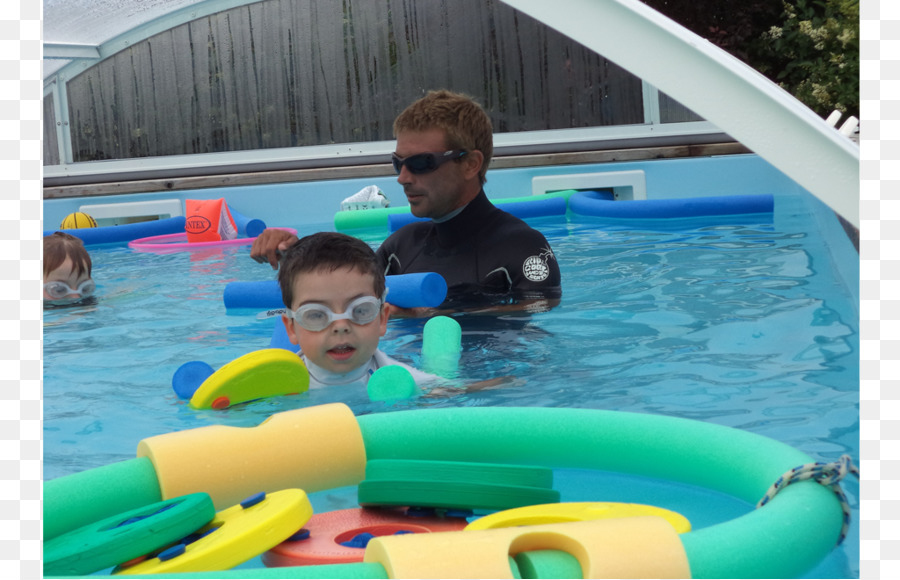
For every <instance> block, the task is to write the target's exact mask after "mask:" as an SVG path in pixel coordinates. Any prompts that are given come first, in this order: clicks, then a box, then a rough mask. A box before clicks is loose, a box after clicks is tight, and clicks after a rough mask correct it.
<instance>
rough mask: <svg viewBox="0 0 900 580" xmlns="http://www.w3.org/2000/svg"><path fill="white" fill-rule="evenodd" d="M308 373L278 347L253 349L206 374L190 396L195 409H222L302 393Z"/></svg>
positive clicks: (297, 359)
mask: <svg viewBox="0 0 900 580" xmlns="http://www.w3.org/2000/svg"><path fill="white" fill-rule="evenodd" d="M307 390H309V372H308V371H307V370H306V365H305V364H303V361H302V360H301V359H300V357H299V356H297V355H296V354H294V353H291V352H288V351H286V350H284V349H281V348H265V349H262V350H255V351H253V352H250V353H247V354H245V355H243V356H241V357H238V358H236V359H234V360H233V361H231V362H230V363H228V364H226V365H225V366H223V367H222V368H220V369H219V370H217V371H215V372H214V373H213V374H212V375H210V376H209V377H208V378H207V379H206V380H205V381H203V384H201V385H200V386H199V387H198V388H197V390H196V391H195V392H194V394H193V395H192V396H191V402H190V404H191V407H194V408H195V409H224V408H226V407H230V406H231V405H236V404H238V403H244V402H246V401H252V400H255V399H262V398H265V397H274V396H278V395H292V394H295V393H305V392H306V391H307Z"/></svg>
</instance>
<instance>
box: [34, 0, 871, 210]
mask: <svg viewBox="0 0 900 580" xmlns="http://www.w3.org/2000/svg"><path fill="white" fill-rule="evenodd" d="M262 1H263V0H44V12H43V19H44V57H45V58H44V80H45V94H46V92H47V90H48V88H47V87H48V86H49V85H51V84H54V83H57V81H60V82H59V83H57V84H65V83H67V82H68V79H70V78H71V77H72V76H74V75H76V74H78V73H79V72H82V71H84V70H87V69H89V68H90V67H92V66H93V64H95V63H99V62H102V61H104V60H105V59H108V58H109V57H111V56H113V55H115V54H117V53H120V52H121V51H123V50H125V49H126V48H129V47H130V46H132V45H133V44H135V43H137V42H140V41H144V40H146V39H148V38H150V37H151V36H153V35H154V34H157V33H160V32H165V31H168V30H170V29H173V28H174V27H177V26H180V25H182V24H185V23H188V22H191V21H195V20H196V19H199V18H203V17H204V16H207V15H212V14H216V13H219V12H222V11H225V10H229V9H231V8H236V7H240V6H245V5H251V4H257V3H259V2H262ZM502 3H503V4H506V5H508V6H510V7H512V8H514V9H515V10H517V11H519V12H518V14H519V15H528V16H530V17H533V18H534V19H536V20H537V21H538V22H541V23H543V24H544V25H546V26H548V27H549V28H552V29H554V30H555V31H558V32H560V33H562V34H563V35H565V36H567V37H569V38H570V39H573V40H574V41H576V42H579V43H580V44H581V46H583V47H586V48H588V49H590V50H593V51H595V53H596V54H597V55H601V54H602V55H605V56H607V57H609V58H612V59H614V60H615V62H616V65H618V66H620V67H622V68H624V69H625V70H627V71H629V72H630V73H632V74H636V75H638V76H639V77H640V78H641V79H643V80H644V81H645V82H648V83H653V85H655V86H658V87H659V89H660V90H661V91H665V92H666V94H667V95H669V96H671V97H672V98H673V99H677V100H678V102H680V103H683V105H684V106H686V107H688V108H689V109H690V111H691V112H692V114H693V113H696V114H697V115H699V116H701V117H702V118H704V119H707V120H708V121H710V122H711V123H709V124H708V125H710V126H713V125H712V124H714V127H716V128H718V130H720V131H725V132H727V133H728V134H729V135H731V136H732V137H734V138H735V139H737V140H739V141H740V142H741V143H743V144H744V145H746V146H747V147H749V148H750V149H752V150H753V151H754V152H756V153H757V154H759V155H760V156H761V157H763V158H764V159H766V160H767V161H769V162H770V163H772V164H773V165H774V166H775V167H777V168H779V169H780V170H781V171H783V172H784V173H785V174H786V175H788V176H789V177H791V178H792V179H794V180H795V181H796V182H797V183H799V184H800V185H802V186H803V187H805V188H807V189H808V190H809V191H811V192H812V193H813V194H815V195H817V196H819V197H820V198H822V199H823V200H824V201H826V202H827V203H828V204H829V205H831V206H832V208H834V209H836V210H837V211H838V212H839V213H841V214H842V215H844V217H846V218H847V219H848V220H849V221H850V222H851V223H852V224H854V225H858V223H859V217H858V200H859V190H858V185H859V168H858V163H859V148H858V146H856V145H851V144H850V143H849V140H847V139H845V138H843V137H842V136H839V135H838V134H837V132H836V131H834V130H833V129H832V128H831V127H830V126H828V125H827V124H826V123H825V122H824V121H823V120H821V119H819V118H818V117H817V116H816V115H815V114H814V113H812V111H810V110H809V109H807V108H805V107H804V106H802V105H801V104H800V103H799V102H797V101H796V100H795V99H793V98H792V97H791V96H790V95H788V94H787V93H785V92H784V91H782V90H781V89H779V88H778V87H777V86H775V85H774V84H772V83H771V82H769V81H768V80H767V79H765V78H764V77H762V75H759V74H758V73H756V72H755V71H753V70H751V69H750V68H749V67H747V66H746V65H744V64H743V63H741V62H739V61H736V59H733V58H731V57H730V55H727V54H725V53H724V52H723V51H721V50H719V49H717V48H715V47H713V46H712V45H711V44H710V43H708V42H707V41H705V40H704V39H702V38H700V37H698V36H696V35H693V34H692V33H689V32H688V31H686V30H685V29H683V28H682V27H680V26H678V25H677V24H675V23H674V22H672V21H671V20H668V19H667V18H665V17H663V16H662V15H660V14H659V13H657V12H655V11H653V10H651V9H649V8H648V7H647V6H645V5H644V4H642V3H640V2H638V1H637V0H605V1H602V2H598V1H597V0H557V1H555V2H547V1H546V0H503V2H502ZM343 4H344V5H347V4H348V3H347V2H344V3H343ZM351 4H352V2H351ZM441 4H443V3H441ZM488 4H491V5H493V4H500V2H490V3H488ZM312 5H314V6H315V7H316V8H317V9H318V10H322V11H326V10H329V9H332V8H333V7H334V6H338V7H340V6H341V5H342V2H341V1H340V0H332V1H329V0H315V1H314V3H313V4H312ZM447 5H448V6H451V5H454V0H447ZM420 6H421V7H427V6H429V3H428V2H425V3H422V4H417V3H416V0H402V9H403V10H404V11H405V10H406V9H407V8H409V9H410V11H412V12H415V11H416V10H417V9H418V8H419V7H420ZM424 9H425V8H423V10H424ZM572 15H578V16H577V17H573V16H572ZM516 18H518V16H516ZM490 27H493V24H491V25H490ZM338 36H340V33H339V34H338ZM407 42H408V39H407ZM565 66H568V63H566V65H565ZM533 87H534V83H532V84H531V87H530V88H533ZM422 88H423V89H424V88H441V87H431V86H427V87H422ZM54 90H55V91H56V93H55V95H56V99H55V101H54V103H53V105H52V107H51V108H50V109H48V108H47V101H46V99H45V116H46V115H47V113H48V112H49V113H52V114H54V115H56V116H57V118H55V119H51V121H52V125H58V126H59V127H60V129H59V132H58V136H53V135H51V136H50V139H54V140H58V142H59V144H60V145H59V150H60V151H61V152H62V153H61V155H60V158H61V159H60V161H59V162H58V163H59V165H58V167H60V168H61V170H60V173H62V174H71V172H72V171H73V168H74V165H77V163H73V161H78V160H77V159H74V156H73V154H72V152H71V151H70V150H69V151H67V150H66V147H71V145H70V139H69V138H68V137H69V131H70V130H69V128H68V127H69V122H68V119H67V118H66V117H65V115H66V114H67V113H68V109H67V107H68V105H67V101H66V96H65V93H64V91H62V89H60V87H59V86H57V88H56V89H54ZM653 90H654V91H655V89H653ZM464 92H465V91H464ZM644 92H645V95H646V94H647V90H646V89H645V91H644ZM654 94H655V93H654ZM710 95H718V97H717V98H710ZM603 98H604V99H605V98H606V95H603ZM667 98H668V97H667ZM655 99H659V100H662V94H661V93H660V95H659V97H655V96H654V97H651V102H652V101H653V100H655ZM623 100H624V99H620V101H623ZM59 101H62V102H59ZM553 102H556V103H558V102H559V101H558V100H556V101H553ZM646 102H647V101H646V98H645V106H644V114H643V119H644V121H643V123H640V122H638V123H637V124H633V125H632V126H635V127H636V126H643V127H648V128H649V129H650V130H652V131H659V129H660V128H663V127H666V125H662V124H657V123H658V122H659V119H658V115H659V107H658V105H657V108H656V109H655V110H656V115H657V118H656V119H653V118H652V117H653V114H652V111H653V110H652V109H650V108H647V106H646ZM398 110H399V109H398ZM551 111H552V108H551ZM394 112H396V111H394ZM314 113H315V112H314ZM316 114H317V113H316ZM59 117H62V118H61V119H60V118H59ZM663 122H665V121H663ZM651 125H652V126H651ZM670 126H671V125H670ZM573 130H576V129H575V128H574V127H572V128H569V129H565V130H564V131H573ZM535 132H536V131H535ZM142 134H143V133H142V131H141V130H140V129H138V130H137V135H138V136H140V135H142ZM566 135H568V133H567V134H566ZM567 138H568V137H567ZM604 138H605V137H604ZM501 141H502V140H501ZM501 144H502V143H501ZM51 147H56V145H55V144H51ZM290 149H292V150H293V151H295V150H296V149H297V148H296V147H293V148H290ZM47 150H48V149H47V148H46V147H45V152H46V151H47ZM379 153H381V152H380V151H379ZM151 155H152V154H151ZM291 155H294V154H293V153H291ZM328 155H330V156H331V157H334V156H335V155H334V154H333V153H329V154H328ZM225 161H226V163H230V162H231V160H229V159H226V160H225ZM82 165H87V164H82ZM52 173H53V172H51V174H52Z"/></svg>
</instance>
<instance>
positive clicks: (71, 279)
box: [44, 257, 94, 302]
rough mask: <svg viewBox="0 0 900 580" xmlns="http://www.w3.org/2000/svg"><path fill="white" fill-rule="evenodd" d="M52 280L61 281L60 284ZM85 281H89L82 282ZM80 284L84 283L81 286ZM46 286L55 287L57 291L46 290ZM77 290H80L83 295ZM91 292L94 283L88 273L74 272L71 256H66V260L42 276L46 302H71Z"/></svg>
mask: <svg viewBox="0 0 900 580" xmlns="http://www.w3.org/2000/svg"><path fill="white" fill-rule="evenodd" d="M53 282H62V284H53ZM85 282H89V283H88V284H84V283H85ZM82 284H84V285H83V286H82ZM65 286H68V288H65ZM48 287H53V288H56V289H57V292H58V293H51V292H48ZM78 290H81V291H82V292H83V294H84V295H82V294H81V293H79V292H78ZM93 292H94V284H93V281H91V277H90V275H88V273H87V272H84V271H83V272H81V273H80V274H78V273H76V270H75V268H74V264H73V263H72V258H68V257H67V258H66V261H65V262H63V263H62V264H60V265H59V267H58V268H56V269H55V270H51V271H50V272H49V273H48V274H47V275H46V276H44V300H46V301H48V302H72V301H75V300H80V299H81V298H83V297H84V296H88V295H90V294H93ZM62 293H65V294H62Z"/></svg>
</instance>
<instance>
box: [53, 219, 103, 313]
mask: <svg viewBox="0 0 900 580" xmlns="http://www.w3.org/2000/svg"><path fill="white" fill-rule="evenodd" d="M93 293H94V282H93V280H91V256H90V255H89V254H88V252H87V250H86V249H85V248H84V244H83V243H82V241H81V240H80V239H78V238H76V237H75V236H73V235H70V234H67V233H65V232H53V234H51V235H49V236H45V237H44V300H49V301H53V302H63V301H66V302H70V301H73V300H80V299H81V298H85V297H87V296H90V295H91V294H93Z"/></svg>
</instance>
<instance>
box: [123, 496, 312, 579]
mask: <svg viewBox="0 0 900 580" xmlns="http://www.w3.org/2000/svg"><path fill="white" fill-rule="evenodd" d="M312 513H313V510H312V505H310V503H309V499H308V498H307V496H306V493H305V492H304V491H303V490H300V489H283V490H281V491H276V492H274V493H270V494H265V493H260V494H257V495H255V496H252V497H250V498H247V499H246V500H244V501H242V502H241V503H239V504H237V505H234V506H232V507H230V508H227V509H225V510H222V511H220V512H218V513H217V514H216V515H215V518H214V519H213V520H212V521H211V522H209V524H207V525H206V526H204V527H203V528H202V529H200V530H199V531H198V532H197V534H195V537H196V539H194V538H189V539H188V540H187V543H179V544H176V545H174V546H172V547H171V548H169V549H167V550H164V551H163V552H159V553H158V554H156V555H154V557H152V558H149V559H147V560H144V561H143V562H139V563H137V564H134V565H132V566H128V567H127V568H119V569H117V570H115V571H114V574H141V575H143V574H164V573H167V572H192V571H202V570H227V569H229V568H232V567H234V566H237V565H238V564H241V563H242V562H246V561H247V560H249V559H251V558H253V557H254V556H257V555H259V554H262V553H263V552H265V551H266V550H268V549H270V548H273V547H274V546H276V545H278V544H280V543H281V542H283V541H284V540H286V539H287V538H289V537H290V536H291V535H293V534H294V533H295V532H296V531H297V530H298V529H300V527H302V526H303V524H305V523H306V522H307V521H309V518H310V517H311V516H312ZM191 540H193V541H191Z"/></svg>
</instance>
